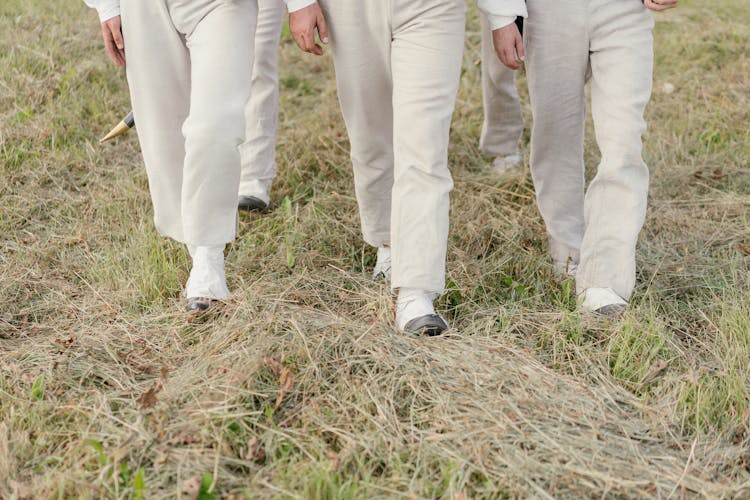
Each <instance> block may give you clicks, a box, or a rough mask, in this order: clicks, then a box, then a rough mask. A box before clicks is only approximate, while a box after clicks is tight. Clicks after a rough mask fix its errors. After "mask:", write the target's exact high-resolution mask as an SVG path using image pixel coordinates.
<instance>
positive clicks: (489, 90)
mask: <svg viewBox="0 0 750 500" xmlns="http://www.w3.org/2000/svg"><path fill="white" fill-rule="evenodd" d="M480 19H481V24H482V26H481V28H482V104H483V107H484V122H483V123H482V135H481V136H480V138H479V149H480V151H482V153H484V154H487V155H492V156H509V155H512V154H515V153H517V152H518V142H519V141H520V140H521V134H522V133H523V113H521V101H520V99H519V97H518V90H517V89H516V72H515V71H513V70H512V69H510V68H508V67H507V66H505V65H504V64H503V63H502V62H501V61H500V58H499V57H497V52H495V47H494V45H493V43H492V31H491V30H490V25H489V23H488V22H487V18H486V17H485V16H484V14H482V15H481V16H480Z"/></svg>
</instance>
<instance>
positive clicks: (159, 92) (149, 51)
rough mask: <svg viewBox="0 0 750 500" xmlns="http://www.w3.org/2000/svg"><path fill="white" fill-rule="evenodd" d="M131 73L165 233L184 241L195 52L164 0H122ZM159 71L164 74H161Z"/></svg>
mask: <svg viewBox="0 0 750 500" xmlns="http://www.w3.org/2000/svg"><path fill="white" fill-rule="evenodd" d="M121 9H122V30H123V36H124V37H125V40H126V41H127V43H126V44H125V54H126V57H127V60H128V64H127V70H126V71H127V78H128V85H129V87H130V98H131V101H132V106H133V114H134V116H135V117H136V119H137V120H138V127H137V128H136V132H137V133H138V140H139V141H140V145H141V151H142V152H143V159H144V162H145V164H146V173H147V175H148V185H149V190H150V192H151V201H152V204H153V207H154V223H155V224H156V229H157V231H159V233H160V234H162V235H164V236H169V237H171V238H174V239H175V240H178V241H185V238H184V234H183V228H182V174H183V165H184V162H185V139H184V138H183V136H182V130H181V127H182V124H183V122H184V121H185V119H186V118H187V116H188V112H189V110H190V55H189V53H188V50H187V47H185V44H184V42H183V39H182V35H181V34H180V33H179V32H178V31H177V30H175V28H174V26H173V24H172V19H171V17H170V15H169V10H168V8H167V5H166V2H165V1H164V0H153V1H149V2H140V1H136V0H123V2H122V4H121ZM154 75H159V76H158V78H156V77H154Z"/></svg>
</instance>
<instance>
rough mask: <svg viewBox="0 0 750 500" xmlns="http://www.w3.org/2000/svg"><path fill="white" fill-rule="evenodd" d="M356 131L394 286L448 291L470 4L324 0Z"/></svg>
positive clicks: (365, 221)
mask: <svg viewBox="0 0 750 500" xmlns="http://www.w3.org/2000/svg"><path fill="white" fill-rule="evenodd" d="M321 4H322V6H323V9H324V13H325V15H326V19H327V20H328V27H329V29H330V34H331V44H332V49H333V58H334V65H335V67H336V80H337V83H338V94H339V100H340V102H341V109H342V112H343V116H344V121H345V123H346V128H347V131H348V133H349V139H350V143H351V157H352V163H353V166H354V183H355V190H356V194H357V200H358V202H359V210H360V217H361V221H362V232H363V235H364V239H365V241H366V242H367V243H369V244H370V245H373V246H378V247H379V246H382V245H384V244H390V245H391V248H392V258H393V267H392V281H391V285H392V287H393V288H400V287H408V288H419V289H424V290H430V291H435V292H442V291H443V288H444V287H445V257H446V247H447V242H448V209H449V205H450V199H449V193H450V191H451V189H452V188H453V180H452V178H451V174H450V171H449V170H448V134H449V131H450V123H451V116H452V113H453V108H454V105H455V98H456V93H457V90H458V83H459V78H460V70H461V56H462V54H463V45H464V43H463V41H464V29H465V28H464V22H465V17H466V2H465V0H388V1H384V0H357V1H353V0H321Z"/></svg>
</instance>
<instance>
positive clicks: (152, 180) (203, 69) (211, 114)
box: [121, 0, 258, 246]
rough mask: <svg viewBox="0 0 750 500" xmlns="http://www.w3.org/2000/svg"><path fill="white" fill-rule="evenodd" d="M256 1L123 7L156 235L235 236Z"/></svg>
mask: <svg viewBox="0 0 750 500" xmlns="http://www.w3.org/2000/svg"><path fill="white" fill-rule="evenodd" d="M257 8H258V7H257V2H256V0H235V1H223V0H191V1H189V2H187V1H185V0H122V3H121V9H122V22H123V33H124V37H125V50H126V57H127V61H128V62H127V76H128V83H129V85H130V95H131V99H132V104H133V112H134V115H135V119H136V122H137V123H138V129H137V130H138V138H139V139H140V142H141V149H142V151H143V157H144V160H145V163H146V172H147V174H148V180H149V188H150V190H151V198H152V201H153V205H154V220H155V223H156V228H157V229H158V231H159V232H160V233H161V234H163V235H165V236H169V237H171V238H174V239H176V240H178V241H181V242H184V243H188V244H191V245H195V246H203V245H220V244H225V243H228V242H230V241H232V240H233V239H234V237H235V233H236V230H237V191H238V188H239V181H240V154H239V151H238V146H239V145H240V143H241V142H242V140H243V139H244V137H245V116H244V108H245V104H246V103H247V100H248V97H249V95H250V78H251V71H252V60H253V37H254V31H255V19H256V15H257Z"/></svg>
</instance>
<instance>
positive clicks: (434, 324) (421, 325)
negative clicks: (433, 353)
mask: <svg viewBox="0 0 750 500" xmlns="http://www.w3.org/2000/svg"><path fill="white" fill-rule="evenodd" d="M447 329H448V325H447V324H446V322H445V321H444V320H443V318H441V317H440V316H438V315H437V314H428V315H426V316H420V317H419V318H414V319H413V320H411V321H409V322H408V323H407V324H406V326H405V327H404V332H406V333H413V334H417V335H427V336H428V337H436V336H438V335H441V334H442V333H443V332H445V331H446V330H447Z"/></svg>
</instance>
